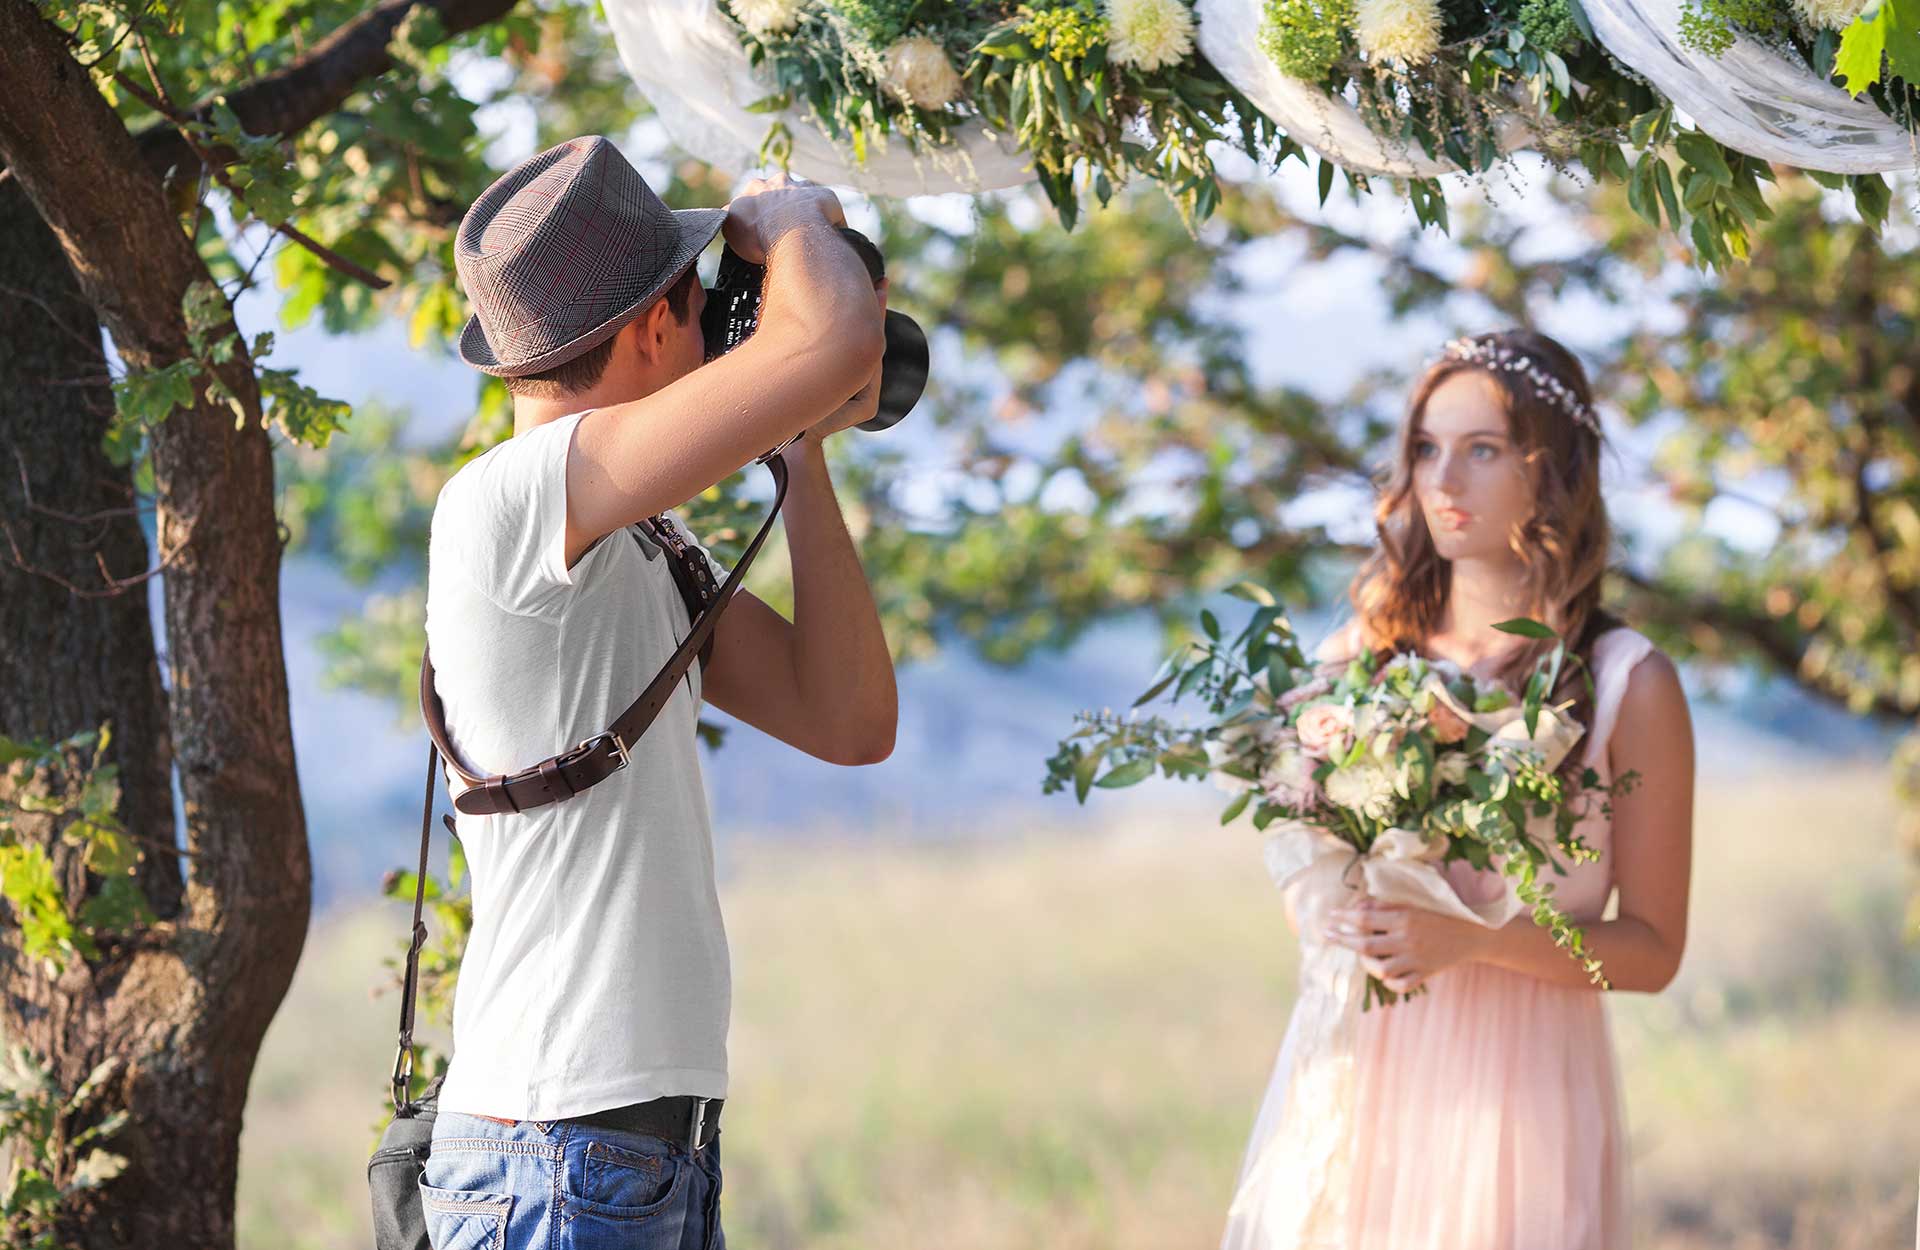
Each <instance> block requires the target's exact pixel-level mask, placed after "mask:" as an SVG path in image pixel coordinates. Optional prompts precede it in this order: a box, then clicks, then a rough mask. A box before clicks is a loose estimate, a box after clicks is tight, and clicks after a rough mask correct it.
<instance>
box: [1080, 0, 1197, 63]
mask: <svg viewBox="0 0 1920 1250" xmlns="http://www.w3.org/2000/svg"><path fill="white" fill-rule="evenodd" d="M1101 9H1102V10H1103V11H1104V12H1105V13H1106V17H1107V52H1108V54H1109V55H1110V56H1112V58H1113V59H1114V60H1115V61H1118V62H1119V63H1120V64H1122V65H1131V66H1133V67H1134V68H1136V69H1144V70H1156V69H1164V68H1165V67H1167V66H1169V65H1177V64H1179V63H1180V62H1181V61H1184V60H1186V59H1187V56H1188V55H1189V54H1190V53H1191V52H1192V51H1193V10H1192V9H1189V8H1188V7H1187V6H1186V5H1185V4H1184V3H1183V2H1182V0H1104V3H1103V4H1102V5H1101Z"/></svg>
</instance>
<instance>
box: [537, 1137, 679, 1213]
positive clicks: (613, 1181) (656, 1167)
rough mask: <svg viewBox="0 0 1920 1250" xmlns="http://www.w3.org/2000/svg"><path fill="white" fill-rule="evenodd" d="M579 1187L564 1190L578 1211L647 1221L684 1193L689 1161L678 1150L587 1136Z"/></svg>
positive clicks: (570, 1207)
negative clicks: (628, 1146) (649, 1148)
mask: <svg viewBox="0 0 1920 1250" xmlns="http://www.w3.org/2000/svg"><path fill="white" fill-rule="evenodd" d="M585 1154H586V1165H585V1167H584V1168H583V1169H582V1174H581V1186H580V1188H581V1192H580V1193H578V1194H569V1195H567V1214H568V1216H569V1218H571V1217H572V1216H573V1214H574V1213H575V1212H576V1211H579V1212H584V1213H588V1214H591V1215H595V1216H598V1217H600V1218H602V1219H610V1220H647V1219H653V1218H654V1217H656V1216H660V1215H662V1214H664V1213H666V1212H669V1211H671V1210H672V1209H673V1208H674V1206H675V1204H677V1203H679V1202H680V1201H681V1199H682V1198H683V1196H684V1195H685V1193H686V1188H687V1172H688V1169H689V1167H690V1166H691V1165H690V1163H689V1162H688V1161H687V1160H686V1159H683V1158H682V1157H680V1155H678V1154H677V1153H673V1152H669V1151H665V1150H662V1151H660V1152H658V1153H655V1152H652V1151H647V1152H642V1151H637V1150H628V1149H625V1148H623V1147H620V1146H616V1145H613V1144H612V1143H610V1142H603V1141H590V1142H588V1143H587V1145H586V1152H585Z"/></svg>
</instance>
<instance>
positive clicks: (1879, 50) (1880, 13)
mask: <svg viewBox="0 0 1920 1250" xmlns="http://www.w3.org/2000/svg"><path fill="white" fill-rule="evenodd" d="M1883 56H1884V60H1885V63H1886V78H1887V79H1900V80H1903V81H1904V82H1905V83H1907V84H1908V86H1909V88H1911V86H1912V85H1913V84H1915V83H1920V4H1916V3H1915V0H1869V3H1868V5H1867V7H1866V8H1865V9H1864V10H1862V12H1861V14H1860V16H1859V17H1858V18H1856V19H1855V20H1854V21H1853V23H1852V24H1851V25H1849V26H1848V27H1847V29H1846V30H1845V31H1843V32H1842V33H1841V36H1840V48H1839V53H1838V56H1837V58H1836V59H1835V61H1834V65H1833V72H1834V75H1835V76H1836V77H1839V78H1843V79H1845V80H1846V81H1845V83H1844V84H1843V85H1844V86H1845V87H1846V89H1847V91H1848V93H1849V94H1851V95H1853V96H1856V97H1857V96H1859V95H1860V94H1861V93H1862V92H1864V91H1867V90H1868V89H1870V88H1872V87H1875V86H1876V85H1878V84H1879V83H1880V82H1881V81H1882V78H1881V62H1882V59H1883Z"/></svg>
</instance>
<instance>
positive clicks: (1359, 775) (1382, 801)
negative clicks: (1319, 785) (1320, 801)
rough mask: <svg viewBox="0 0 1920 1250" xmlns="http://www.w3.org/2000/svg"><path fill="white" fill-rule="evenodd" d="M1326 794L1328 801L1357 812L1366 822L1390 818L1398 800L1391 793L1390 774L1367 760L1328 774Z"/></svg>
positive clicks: (1394, 793)
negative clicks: (1365, 818)
mask: <svg viewBox="0 0 1920 1250" xmlns="http://www.w3.org/2000/svg"><path fill="white" fill-rule="evenodd" d="M1326 791H1327V801H1328V802H1330V803H1333V804H1336V805H1338V806H1340V807H1344V808H1347V809H1349V810H1351V811H1356V812H1359V813H1360V814H1361V815H1362V816H1365V817H1367V818H1368V819H1369V820H1385V819H1387V818H1388V817H1389V816H1392V815H1393V806H1394V802H1395V801H1396V800H1397V798H1398V797H1399V796H1398V794H1397V793H1396V792H1395V790H1394V781H1393V772H1392V771H1391V770H1390V769H1387V768H1383V767H1381V766H1380V765H1379V764H1378V763H1377V762H1375V761H1374V760H1373V759H1371V758H1367V757H1362V758H1361V759H1360V761H1359V762H1358V763H1355V764H1353V765H1351V766H1350V767H1347V768H1336V769H1334V770H1333V771H1332V772H1331V773H1329V774H1328V775H1327V780H1326Z"/></svg>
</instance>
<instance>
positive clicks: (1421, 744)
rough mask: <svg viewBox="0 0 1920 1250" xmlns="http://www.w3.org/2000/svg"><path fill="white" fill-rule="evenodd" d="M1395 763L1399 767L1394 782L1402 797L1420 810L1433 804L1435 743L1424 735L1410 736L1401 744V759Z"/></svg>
mask: <svg viewBox="0 0 1920 1250" xmlns="http://www.w3.org/2000/svg"><path fill="white" fill-rule="evenodd" d="M1395 762H1396V763H1397V764H1398V765H1399V768H1398V770H1397V773H1396V776H1395V778H1394V780H1395V782H1396V783H1397V788H1398V789H1399V791H1400V797H1401V798H1403V799H1406V800H1407V801H1409V802H1410V803H1412V804H1413V805H1414V806H1415V807H1419V808H1424V807H1426V806H1427V805H1428V804H1430V803H1432V802H1433V775H1434V751H1433V743H1431V742H1429V741H1428V740H1427V738H1426V736H1425V735H1424V734H1408V735H1407V738H1406V741H1405V742H1402V743H1401V744H1400V758H1399V759H1398V760H1397V761H1395Z"/></svg>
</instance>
